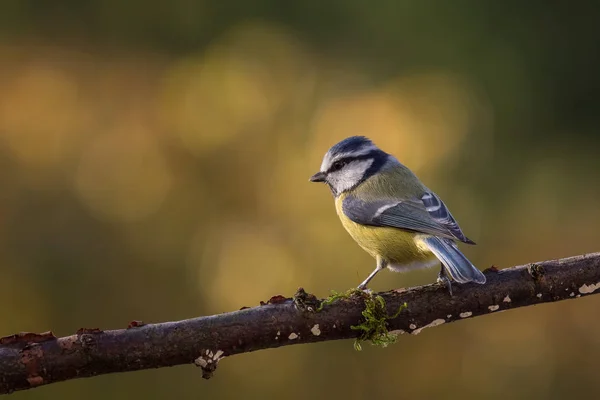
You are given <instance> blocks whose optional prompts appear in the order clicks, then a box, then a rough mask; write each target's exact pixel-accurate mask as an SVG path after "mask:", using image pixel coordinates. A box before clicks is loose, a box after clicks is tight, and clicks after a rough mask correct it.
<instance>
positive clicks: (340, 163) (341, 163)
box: [331, 160, 346, 171]
mask: <svg viewBox="0 0 600 400" xmlns="http://www.w3.org/2000/svg"><path fill="white" fill-rule="evenodd" d="M344 165H346V161H344V160H339V161H336V162H334V163H333V164H332V165H331V171H337V170H339V169H342V167H343V166H344Z"/></svg>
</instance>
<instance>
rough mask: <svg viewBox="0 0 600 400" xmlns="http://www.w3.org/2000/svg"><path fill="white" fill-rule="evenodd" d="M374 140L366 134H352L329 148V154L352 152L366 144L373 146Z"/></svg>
mask: <svg viewBox="0 0 600 400" xmlns="http://www.w3.org/2000/svg"><path fill="white" fill-rule="evenodd" d="M372 145H373V142H372V141H371V140H370V139H369V138H367V137H365V136H351V137H349V138H346V139H344V140H342V141H341V142H339V143H337V144H335V145H333V146H332V147H331V149H329V154H331V155H334V154H339V153H351V152H353V151H355V150H359V149H361V148H363V147H365V146H372Z"/></svg>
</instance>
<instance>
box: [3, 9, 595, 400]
mask: <svg viewBox="0 0 600 400" xmlns="http://www.w3.org/2000/svg"><path fill="white" fill-rule="evenodd" d="M599 11H600V4H598V3H597V2H578V3H576V4H571V3H569V4H568V5H567V3H564V4H562V5H561V4H558V3H548V2H542V1H538V0H532V1H529V2H517V1H505V2H495V1H480V0H456V1H453V2H445V1H441V0H440V1H430V0H423V1H407V0H397V1H379V2H375V3H370V2H365V1H358V0H344V1H341V0H332V1H329V2H317V1H304V2H283V1H277V0H260V1H254V2H247V1H244V0H223V1H208V0H196V1H189V0H173V1H171V2H158V1H148V0H146V1H141V0H129V1H127V2H124V1H116V0H104V1H101V0H89V1H86V2H82V1H75V0H62V1H60V0H53V1H41V0H3V1H2V4H1V5H0V184H1V187H2V189H1V190H0V276H1V279H0V303H1V304H3V305H4V306H3V307H1V308H0V336H4V335H9V334H12V333H15V332H18V331H33V332H41V331H46V330H53V331H54V332H55V333H56V334H57V335H61V336H62V335H68V334H72V333H74V332H75V330H76V329H78V328H80V327H100V328H103V329H114V328H123V327H125V326H126V325H127V323H128V322H129V321H130V320H133V319H140V320H143V321H145V322H159V321H166V320H177V319H184V318H190V317H195V316H200V315H207V314H214V313H221V312H226V311H232V310H236V309H239V308H240V307H242V306H252V305H257V304H258V302H259V301H260V300H266V299H268V298H269V297H270V296H272V295H275V294H283V295H285V296H291V295H292V294H293V293H294V291H295V290H296V289H297V288H298V287H299V286H302V287H304V288H306V289H307V290H308V291H310V292H313V293H315V294H316V295H318V296H320V297H324V296H326V295H328V294H329V291H330V290H338V291H343V290H346V289H348V288H350V287H353V286H356V285H357V284H358V283H359V282H360V281H361V280H362V279H364V277H365V276H366V275H367V274H368V273H369V272H371V270H372V267H373V265H374V264H373V260H372V259H371V258H370V257H369V256H368V255H367V254H366V253H364V252H363V251H362V250H361V249H360V248H359V247H358V246H357V245H356V244H355V243H354V242H353V241H352V239H351V238H350V237H349V236H348V235H347V233H346V232H345V231H344V230H343V228H342V226H341V224H340V223H339V221H338V219H337V216H336V214H335V211H334V206H333V201H332V198H331V195H330V193H329V190H328V189H327V188H326V187H325V186H323V185H314V184H310V183H309V182H308V177H309V176H310V175H311V174H312V173H314V172H316V171H317V170H318V168H319V165H320V163H321V158H322V156H323V154H324V153H325V151H326V150H327V149H328V148H329V147H330V146H331V145H332V144H334V143H336V142H337V141H339V140H341V139H343V138H344V137H347V136H350V135H355V134H361V135H367V136H369V137H370V138H372V139H373V140H374V141H375V143H376V144H378V145H379V146H380V147H382V148H383V149H385V150H387V151H388V152H391V153H393V154H394V155H396V156H397V157H398V158H399V159H400V160H401V161H403V162H404V163H405V164H406V165H408V166H409V167H410V168H412V169H413V170H414V171H415V172H416V173H417V174H418V175H419V176H420V177H421V178H422V180H423V181H424V182H425V183H426V184H427V185H428V186H430V187H431V188H433V189H434V190H435V191H436V192H437V193H438V194H439V195H440V196H441V197H442V198H443V199H444V200H445V202H446V203H447V204H448V206H449V207H450V209H451V210H452V212H453V214H454V216H455V217H456V218H457V219H458V220H459V222H460V224H461V226H462V228H463V229H464V231H465V232H466V233H467V235H468V236H469V237H471V238H473V239H474V240H475V241H476V242H477V243H478V246H472V247H469V246H466V247H465V246H463V247H462V248H463V249H464V251H465V253H466V254H467V255H468V256H469V257H470V258H471V259H472V260H473V261H474V262H475V264H476V265H478V266H479V267H480V268H481V269H484V268H487V267H489V266H490V265H492V264H494V265H496V266H499V267H501V268H502V267H508V266H511V265H515V264H524V263H527V262H533V261H540V260H544V259H552V258H558V257H566V256H571V255H576V254H581V253H586V252H593V251H597V250H600V247H599V244H598V239H599V236H598V233H597V232H598V226H599V225H600V207H598V206H597V201H596V199H598V198H599V196H600V184H598V172H597V170H598V168H600V160H599V158H598V149H599V148H600V147H599V146H600V136H599V134H598V128H599V126H600V112H599V111H600V96H598V92H599V90H600V74H599V73H598V62H599V61H600V40H599V39H600V28H597V27H596V25H597V21H598V17H599V16H600V13H599ZM436 274H437V269H434V270H429V271H424V272H415V273H410V274H393V273H391V272H388V271H384V272H382V273H381V274H380V275H378V276H377V278H376V279H375V280H374V282H373V283H372V288H373V289H376V290H387V289H391V288H397V287H404V286H409V285H419V284H425V283H430V282H432V281H434V280H435V277H436ZM599 306H600V296H598V297H596V296H592V297H590V298H585V299H580V300H573V301H568V302H563V303H558V304H551V305H542V306H538V307H530V308H526V309H519V310H515V311H510V312H506V313H502V314H499V315H493V316H487V317H481V318H476V319H473V320H467V321H463V322H460V323H457V324H449V325H444V326H441V327H438V328H436V329H430V330H426V331H424V332H423V333H422V334H421V335H419V336H408V337H407V336H402V337H400V338H399V342H398V343H397V344H396V345H394V346H391V347H389V348H387V349H380V348H375V347H372V346H369V345H368V344H367V345H365V346H364V348H363V351H362V352H356V351H354V350H353V347H352V341H343V342H329V343H321V344H316V345H301V346H290V347H284V348H280V349H276V350H267V351H260V352H256V353H251V354H244V355H239V356H235V357H232V358H230V359H226V360H224V361H223V362H222V363H221V365H220V367H219V370H218V371H217V374H216V376H215V377H214V379H212V380H211V381H205V380H203V379H201V374H200V371H199V370H198V369H197V368H195V367H193V366H191V365H188V366H180V367H174V368H168V369H159V370H151V371H141V372H135V373H127V374H113V375H108V376H100V377H96V378H93V379H82V380H74V381H70V382H64V383H59V384H54V385H50V386H47V387H42V388H39V389H35V390H32V391H27V392H20V393H16V394H14V395H13V398H14V399H15V400H16V399H78V398H82V397H85V398H87V399H107V398H111V399H115V400H116V399H131V398H145V399H165V398H170V397H173V398H181V399H197V398H199V397H202V398H209V397H210V398H223V399H230V398H231V399H235V398H285V399H305V398H343V399H366V398H377V399H403V398H416V399H419V398H424V399H426V398H432V399H433V398H447V399H471V398H472V399H480V398H487V399H506V398H513V399H519V398H521V399H525V398H526V399H560V398H566V397H567V396H569V397H572V396H583V395H586V394H590V393H597V392H598V390H599V389H600V381H599V380H598V373H597V363H596V362H595V360H597V359H598V357H600V339H599V338H600V334H599V331H600V322H599V321H598V319H597V318H595V317H592V316H595V315H596V314H597V310H598V307H599Z"/></svg>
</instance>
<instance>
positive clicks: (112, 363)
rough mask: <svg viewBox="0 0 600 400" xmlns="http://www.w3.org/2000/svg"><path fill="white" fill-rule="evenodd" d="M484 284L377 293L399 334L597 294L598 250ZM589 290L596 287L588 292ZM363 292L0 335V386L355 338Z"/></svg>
mask: <svg viewBox="0 0 600 400" xmlns="http://www.w3.org/2000/svg"><path fill="white" fill-rule="evenodd" d="M485 274H486V277H487V283H486V284H485V285H477V284H465V285H456V284H454V285H453V291H454V296H453V297H450V295H449V293H448V290H447V288H446V287H445V286H442V285H439V284H431V285H426V286H420V287H415V288H410V289H400V290H393V291H389V292H384V293H380V294H379V295H381V297H382V298H383V299H384V300H385V307H386V308H387V310H386V311H387V313H388V315H391V314H394V312H395V311H397V310H398V309H399V308H400V307H401V306H402V305H403V304H404V303H406V304H407V305H408V307H406V309H404V310H403V311H402V312H401V313H400V314H399V315H398V316H397V317H395V318H392V319H389V320H388V321H387V323H388V328H389V329H391V330H395V331H396V332H399V333H412V334H418V333H419V332H421V330H422V329H424V328H428V327H433V326H437V325H441V324H443V323H449V322H454V321H458V320H462V319H465V318H470V317H476V316H479V315H485V314H490V313H494V312H499V311H505V310H508V309H513V308H518V307H525V306H529V305H535V304H540V303H546V302H553V301H559V300H567V299H573V298H577V297H581V296H586V295H588V294H593V293H600V290H598V291H597V289H600V253H594V254H588V255H582V256H576V257H571V258H565V259H560V260H552V261H545V262H540V263H536V264H529V265H526V266H518V267H513V268H507V269H503V270H497V269H496V268H494V267H492V268H489V269H487V270H486V271H485ZM596 291H597V292H596ZM364 296H365V295H362V296H361V295H356V296H350V297H347V298H343V299H340V300H338V301H335V302H333V303H331V304H329V305H326V306H324V307H323V309H322V310H321V311H317V308H318V306H319V304H320V301H319V300H317V299H316V298H315V297H314V296H312V295H309V294H306V293H305V292H304V291H303V290H302V289H299V292H298V293H297V294H296V296H294V298H293V299H288V298H284V297H283V296H275V297H273V298H271V300H269V302H268V303H262V302H261V305H260V306H257V307H253V308H244V309H242V310H240V311H235V312H230V313H225V314H220V315H213V316H207V317H200V318H193V319H188V320H183V321H177V322H165V323H159V324H143V323H141V322H137V321H134V322H132V323H131V324H130V325H129V327H128V328H127V329H120V330H112V331H101V330H99V329H80V330H79V331H77V333H76V334H75V335H72V336H66V337H62V338H56V337H55V336H54V335H53V334H52V332H46V333H43V334H34V333H20V334H16V335H12V336H8V337H4V338H2V339H0V393H10V392H13V391H15V390H23V389H30V388H32V387H37V386H40V385H45V384H49V383H53V382H59V381H64V380H68V379H74V378H81V377H90V376H95V375H100V374H107V373H112V372H125V371H136V370H141V369H148V368H159V367H167V366H173V365H178V364H189V363H195V364H196V365H198V366H199V367H201V368H202V371H203V376H204V377H205V378H209V377H210V376H211V375H212V373H213V371H214V370H215V368H216V366H217V364H218V362H219V360H221V359H222V358H224V357H227V356H232V355H235V354H239V353H245V352H250V351H256V350H261V349H268V348H274V347H280V346H288V345H292V344H300V343H314V342H322V341H326V340H336V339H350V338H356V337H357V336H358V335H359V334H360V332H359V331H357V330H354V329H351V326H353V325H358V324H360V323H361V321H364V318H363V316H362V312H363V310H364V309H365V301H364Z"/></svg>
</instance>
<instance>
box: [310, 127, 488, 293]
mask: <svg viewBox="0 0 600 400" xmlns="http://www.w3.org/2000/svg"><path fill="white" fill-rule="evenodd" d="M310 181H311V182H324V183H326V184H327V185H328V186H329V188H330V189H331V192H332V194H333V196H334V197H335V208H336V211H337V214H338V216H339V218H340V220H341V221H342V225H343V226H344V228H346V230H347V231H348V233H349V234H350V236H352V238H353V239H354V240H355V241H356V242H357V243H358V244H359V246H360V247H362V248H363V249H364V250H365V251H366V252H367V253H369V254H370V255H371V256H372V257H374V258H375V260H376V267H375V270H374V271H373V272H372V273H371V274H370V275H369V276H368V277H367V278H366V279H365V280H364V281H363V282H362V283H361V284H360V285H359V286H358V288H359V289H361V290H364V289H366V287H367V284H368V283H369V281H371V279H373V277H374V276H375V275H376V274H377V273H378V272H379V271H381V270H382V269H384V268H386V267H387V268H388V269H390V270H392V271H396V272H401V271H408V270H412V269H418V268H426V267H432V266H434V265H437V264H438V263H439V262H441V269H440V272H439V274H438V282H440V283H445V284H447V285H448V289H449V290H450V293H452V286H451V281H450V279H449V277H451V278H452V280H454V281H455V282H458V283H466V282H476V283H480V284H483V283H485V275H483V274H482V273H481V271H479V270H478V269H477V268H475V266H474V265H473V264H471V262H470V261H469V260H468V259H467V257H465V256H464V255H463V254H462V253H461V252H460V250H459V249H458V247H457V245H456V241H460V242H463V243H468V244H475V242H473V241H472V240H470V239H469V238H467V237H466V236H465V234H464V233H463V232H462V230H461V229H460V227H459V226H458V223H457V222H456V220H455V219H454V217H452V214H450V211H449V210H448V208H447V207H446V205H445V204H444V203H443V202H442V200H441V199H440V198H439V197H438V196H437V195H436V194H435V193H433V192H432V191H431V190H429V189H428V188H427V187H426V186H425V185H424V184H423V183H421V181H420V180H419V179H418V178H417V177H416V175H415V174H414V173H413V172H412V171H411V170H409V169H408V168H407V167H405V166H404V165H402V164H401V163H400V162H399V161H398V160H397V159H396V158H395V157H393V156H392V155H390V154H388V153H386V152H384V151H382V150H380V149H379V148H378V147H377V146H375V145H374V144H373V142H372V141H371V140H369V139H368V138H366V137H364V136H353V137H349V138H347V139H344V140H342V141H341V142H339V143H337V144H336V145H334V146H333V147H331V148H330V149H329V151H328V152H327V154H325V157H324V158H323V163H322V164H321V170H320V171H319V172H317V173H316V174H314V175H313V176H312V177H311V178H310Z"/></svg>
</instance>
